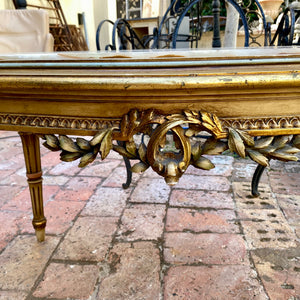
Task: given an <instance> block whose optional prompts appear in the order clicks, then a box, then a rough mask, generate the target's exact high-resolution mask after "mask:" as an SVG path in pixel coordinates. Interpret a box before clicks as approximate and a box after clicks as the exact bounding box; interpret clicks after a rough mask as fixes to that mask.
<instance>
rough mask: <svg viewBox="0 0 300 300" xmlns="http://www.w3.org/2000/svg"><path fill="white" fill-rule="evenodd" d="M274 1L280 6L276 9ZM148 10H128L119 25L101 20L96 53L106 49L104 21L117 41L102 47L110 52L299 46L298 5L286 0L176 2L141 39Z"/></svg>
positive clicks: (171, 4) (178, 0)
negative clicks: (103, 44)
mask: <svg viewBox="0 0 300 300" xmlns="http://www.w3.org/2000/svg"><path fill="white" fill-rule="evenodd" d="M119 2H122V1H119ZM127 2H128V1H123V2H122V3H127ZM148 2H151V1H150V0H149V1H148ZM266 2H268V6H266ZM270 2H275V3H274V5H275V6H271V7H272V9H271V10H270V8H269V7H270V6H269V3H270ZM137 9H138V10H137ZM147 9H148V10H149V8H148V7H147ZM123 10H124V9H123ZM148 10H147V11H144V10H143V9H142V8H141V5H140V7H138V8H136V9H135V10H134V11H127V10H126V11H125V10H124V13H123V14H121V17H120V18H118V19H117V20H116V21H112V20H104V21H102V22H100V23H99V26H98V29H97V34H96V43H97V49H98V50H101V47H100V41H101V42H102V43H103V37H102V28H103V27H104V26H103V25H104V23H107V24H111V26H112V27H111V28H112V34H111V37H112V38H111V41H110V42H109V43H107V44H106V45H105V46H104V47H102V49H110V50H125V49H147V48H152V49H163V48H173V49H174V48H210V47H221V46H225V47H248V46H254V47H257V46H274V45H279V46H283V45H298V44H299V38H297V39H296V38H295V36H296V34H298V35H299V32H297V30H298V29H297V28H298V27H299V28H300V26H298V27H297V25H298V24H297V22H299V11H300V9H299V5H298V4H297V2H292V4H291V5H289V3H288V2H287V3H284V2H283V0H243V1H236V0H226V1H221V2H220V1H219V0H184V1H183V0H172V1H170V3H169V6H168V7H167V9H166V10H165V12H164V14H163V15H162V17H159V22H158V26H157V27H153V26H151V30H152V32H149V30H145V31H144V36H142V35H141V33H142V31H141V30H140V28H135V27H136V24H143V27H145V28H146V29H147V20H148V16H149V15H151V14H149V12H148ZM264 10H265V11H264ZM125 12H126V14H125ZM151 16H152V15H151ZM152 17H153V16H152ZM131 18H133V19H131ZM149 24H150V23H149ZM148 28H150V26H148ZM295 28H296V29H297V30H296V32H295ZM298 31H299V30H298Z"/></svg>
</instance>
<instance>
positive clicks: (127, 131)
mask: <svg viewBox="0 0 300 300" xmlns="http://www.w3.org/2000/svg"><path fill="white" fill-rule="evenodd" d="M44 138H45V143H44V145H45V146H46V147H48V148H49V149H50V150H52V151H61V154H60V156H61V160H62V161H73V160H77V159H80V162H79V167H85V166H86V165H88V164H89V163H91V162H93V161H94V160H95V159H96V157H97V155H98V154H99V155H100V157H101V159H105V158H106V157H107V155H108V154H109V152H110V151H111V150H114V151H116V152H118V153H119V154H121V155H122V156H124V157H127V158H128V159H134V160H138V161H139V162H138V163H135V164H134V165H133V166H132V171H133V172H144V171H145V170H146V169H148V168H149V167H151V168H152V169H153V170H154V171H155V172H157V173H158V174H159V175H161V176H163V177H164V178H165V180H166V182H167V183H168V184H170V185H174V184H176V182H177V181H178V180H179V178H180V177H181V176H182V174H183V173H184V172H185V171H186V169H187V167H188V166H189V165H193V166H194V167H196V168H200V169H205V170H210V169H212V168H214V164H213V163H212V162H211V161H210V160H209V158H207V157H206V156H205V155H217V154H221V153H223V152H224V151H225V150H227V149H228V148H229V150H230V151H231V152H234V153H237V154H238V155H239V156H241V157H243V158H245V157H246V156H248V157H250V158H251V159H252V160H254V161H255V162H257V163H259V164H261V165H263V166H268V164H269V160H270V159H278V160H283V161H289V160H297V157H296V156H295V154H296V153H297V152H299V148H300V136H278V137H261V138H257V139H256V140H254V138H253V137H252V136H250V135H249V134H248V133H247V132H246V131H242V130H239V129H234V128H223V127H222V125H221V122H220V120H219V119H218V117H217V116H216V115H214V114H211V113H208V112H198V111H184V112H183V113H181V114H173V115H162V114H160V113H158V112H157V111H155V110H146V111H138V110H131V111H130V112H129V113H128V114H126V115H124V116H123V118H122V120H121V122H120V126H119V128H113V127H112V128H108V129H103V130H100V131H99V132H98V133H97V134H96V135H95V136H94V137H93V138H92V139H91V140H89V141H88V140H86V139H84V138H77V139H75V140H73V139H72V138H70V137H67V136H64V135H60V136H58V137H57V136H55V135H45V136H44Z"/></svg>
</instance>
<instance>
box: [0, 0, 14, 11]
mask: <svg viewBox="0 0 300 300" xmlns="http://www.w3.org/2000/svg"><path fill="white" fill-rule="evenodd" d="M14 8H15V7H14V4H13V2H12V0H0V9H14Z"/></svg>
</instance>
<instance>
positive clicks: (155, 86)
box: [0, 47, 300, 240]
mask: <svg viewBox="0 0 300 300" xmlns="http://www.w3.org/2000/svg"><path fill="white" fill-rule="evenodd" d="M299 68H300V48H299V47H293V48H278V49H277V48H270V49H267V48H263V49H251V48H248V49H227V50H226V49H225V50H202V51H201V50H197V51H153V52H152V51H149V52H121V53H89V52H85V53H53V54H21V55H18V56H16V55H6V56H5V55H2V56H0V130H13V131H19V132H23V133H22V134H20V135H21V138H22V142H23V148H24V154H25V161H26V167H27V174H28V182H29V186H30V191H31V199H32V205H33V212H34V219H33V225H34V227H35V229H36V232H37V236H38V239H39V240H43V238H44V228H45V224H46V219H45V217H44V213H43V200H42V189H41V185H42V183H41V169H40V158H39V149H38V136H44V138H45V145H46V146H47V147H48V148H50V149H51V150H60V151H61V159H62V160H64V161H72V160H75V159H80V160H79V166H80V167H83V166H86V165H87V164H89V163H91V162H92V161H93V160H94V159H95V158H96V157H97V155H98V153H99V154H100V157H101V158H102V159H105V157H106V156H107V155H108V153H109V151H111V150H115V151H117V152H119V153H121V154H122V155H124V156H126V157H128V158H136V159H138V160H139V163H137V164H135V165H134V166H133V171H137V172H140V171H144V170H145V169H146V168H148V167H149V166H151V167H152V169H153V170H154V171H156V172H157V173H158V174H160V175H162V176H164V177H165V179H166V181H167V182H168V183H169V184H174V183H176V182H177V181H178V179H179V178H180V176H182V174H183V173H184V171H185V169H186V168H187V166H188V165H189V164H192V165H193V166H195V167H198V168H203V169H206V170H209V169H211V168H212V167H214V166H213V164H212V163H211V162H210V161H209V160H208V159H206V158H205V157H204V156H203V155H202V154H217V153H222V152H223V151H224V150H225V149H226V148H229V149H230V150H231V151H233V152H236V153H238V154H239V155H240V156H242V157H245V156H248V157H250V158H251V159H253V160H254V161H256V162H257V163H259V164H261V165H263V166H266V165H268V161H269V160H270V159H280V160H283V161H288V160H294V159H295V156H294V154H295V153H296V152H297V151H298V149H299V134H300V76H299ZM153 124H156V127H151V126H153ZM150 127H151V128H152V129H151V130H150ZM199 130H204V131H206V132H208V133H209V134H211V135H212V137H211V138H208V139H207V140H206V141H204V142H203V141H202V142H199V141H196V142H195V141H194V138H196V133H197V132H198V131H199ZM24 132H26V133H24ZM138 132H141V133H144V134H146V135H148V137H149V140H148V142H147V143H140V144H139V145H137V144H136V141H135V140H134V134H135V133H138ZM170 133H171V136H172V137H173V142H174V145H175V148H174V149H171V150H170V149H169V148H167V149H164V148H165V141H166V140H167V139H168V138H167V137H166V136H167V134H170ZM68 135H77V136H88V135H92V136H93V138H92V139H84V138H80V137H78V138H77V139H75V140H73V139H71V138H69V137H68ZM254 137H259V138H258V139H257V140H256V141H255V142H254V139H253V138H254ZM114 141H121V142H122V144H118V145H117V144H116V143H115V142H114Z"/></svg>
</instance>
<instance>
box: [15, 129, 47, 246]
mask: <svg viewBox="0 0 300 300" xmlns="http://www.w3.org/2000/svg"><path fill="white" fill-rule="evenodd" d="M19 135H20V137H21V140H22V146H23V153H24V158H25V165H26V170H27V173H26V176H27V178H28V179H27V181H28V185H29V191H30V197H31V205H32V212H33V220H32V224H33V227H34V229H35V233H36V237H37V240H38V241H39V242H42V241H44V240H45V227H46V218H45V216H44V207H43V187H42V181H43V179H42V168H41V155H40V142H39V138H38V137H37V135H35V134H31V133H24V132H19Z"/></svg>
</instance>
